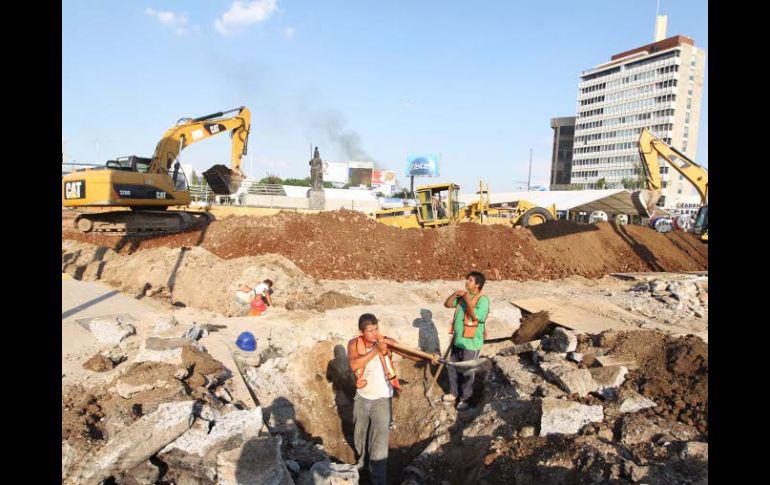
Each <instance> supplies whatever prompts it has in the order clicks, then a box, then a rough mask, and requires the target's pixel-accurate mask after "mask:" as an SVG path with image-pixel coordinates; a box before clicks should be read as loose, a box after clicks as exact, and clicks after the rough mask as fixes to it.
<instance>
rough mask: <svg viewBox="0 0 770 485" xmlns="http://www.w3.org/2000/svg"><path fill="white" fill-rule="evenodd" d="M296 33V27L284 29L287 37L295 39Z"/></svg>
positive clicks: (284, 34)
mask: <svg viewBox="0 0 770 485" xmlns="http://www.w3.org/2000/svg"><path fill="white" fill-rule="evenodd" d="M296 33H297V31H296V30H295V29H294V27H286V28H285V29H283V36H284V37H286V38H287V39H293V38H294V34H296Z"/></svg>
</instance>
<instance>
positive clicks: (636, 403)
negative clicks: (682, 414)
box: [620, 391, 657, 413]
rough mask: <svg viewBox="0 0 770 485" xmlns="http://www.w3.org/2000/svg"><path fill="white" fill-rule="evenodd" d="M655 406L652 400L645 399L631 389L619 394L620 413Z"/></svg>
mask: <svg viewBox="0 0 770 485" xmlns="http://www.w3.org/2000/svg"><path fill="white" fill-rule="evenodd" d="M655 406H657V404H655V402H654V401H651V400H649V399H647V398H646V397H644V396H642V395H641V394H638V393H636V392H633V391H629V392H626V393H624V395H623V396H621V403H620V412H621V413H635V412H637V411H641V410H642V409H648V408H654V407H655Z"/></svg>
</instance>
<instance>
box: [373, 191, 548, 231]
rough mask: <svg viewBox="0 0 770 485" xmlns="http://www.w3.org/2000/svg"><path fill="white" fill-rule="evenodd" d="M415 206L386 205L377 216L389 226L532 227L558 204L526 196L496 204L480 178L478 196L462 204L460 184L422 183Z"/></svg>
mask: <svg viewBox="0 0 770 485" xmlns="http://www.w3.org/2000/svg"><path fill="white" fill-rule="evenodd" d="M414 192H415V193H414V198H415V206H414V207H411V206H410V207H396V208H394V209H383V210H380V211H377V212H376V213H375V215H374V217H375V220H377V221H378V222H381V223H383V224H386V225H388V226H395V227H400V228H402V229H406V228H417V227H441V226H446V225H449V224H456V223H459V222H476V223H479V224H505V225H513V226H517V225H520V226H524V227H530V226H535V225H538V224H542V223H544V222H547V221H552V220H554V219H556V206H555V205H552V206H551V207H550V208H548V209H546V208H544V207H540V206H538V205H536V204H533V203H532V202H529V201H526V200H518V201H515V202H512V204H511V205H510V206H509V205H508V204H506V203H503V204H495V207H492V204H491V203H490V198H489V185H487V187H486V190H484V187H483V183H481V182H479V192H478V194H479V200H477V201H475V202H472V203H470V204H467V205H463V206H461V202H460V199H459V193H460V186H459V185H457V184H454V183H442V184H432V185H421V186H418V187H417V188H415V191H414Z"/></svg>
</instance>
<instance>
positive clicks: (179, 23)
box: [144, 8, 189, 35]
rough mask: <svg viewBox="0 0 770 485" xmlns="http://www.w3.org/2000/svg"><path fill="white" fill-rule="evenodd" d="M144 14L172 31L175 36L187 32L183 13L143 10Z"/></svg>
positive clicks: (185, 18) (185, 16) (185, 17)
mask: <svg viewBox="0 0 770 485" xmlns="http://www.w3.org/2000/svg"><path fill="white" fill-rule="evenodd" d="M144 13H146V14H147V15H149V16H150V17H154V18H155V19H156V20H157V21H158V22H160V23H161V25H164V26H166V27H168V28H170V29H173V30H174V32H175V33H176V34H177V35H182V34H184V33H186V32H189V29H188V27H187V15H185V14H183V13H176V12H170V11H168V10H154V9H152V8H148V9H145V11H144Z"/></svg>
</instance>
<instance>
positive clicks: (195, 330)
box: [182, 324, 209, 340]
mask: <svg viewBox="0 0 770 485" xmlns="http://www.w3.org/2000/svg"><path fill="white" fill-rule="evenodd" d="M208 334H209V331H208V329H207V328H206V327H204V326H201V325H198V324H195V325H193V326H192V327H190V328H188V329H187V331H186V332H185V333H184V334H183V335H182V338H186V339H190V340H200V339H201V338H203V337H205V336H207V335H208Z"/></svg>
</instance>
